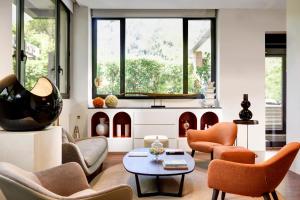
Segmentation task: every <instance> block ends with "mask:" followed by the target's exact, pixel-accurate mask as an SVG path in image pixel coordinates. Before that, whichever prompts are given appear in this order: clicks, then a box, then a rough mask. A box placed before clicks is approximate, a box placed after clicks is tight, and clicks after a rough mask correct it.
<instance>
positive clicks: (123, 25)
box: [91, 17, 217, 99]
mask: <svg viewBox="0 0 300 200" xmlns="http://www.w3.org/2000/svg"><path fill="white" fill-rule="evenodd" d="M130 18H142V17H93V18H92V22H91V23H92V32H91V37H92V82H91V84H92V97H93V98H95V97H106V96H107V95H108V94H97V89H96V86H95V84H94V80H95V78H96V75H97V29H98V28H97V22H98V20H119V21H120V94H119V95H116V96H117V97H118V98H119V99H153V98H156V97H148V96H130V95H125V59H126V55H125V51H126V50H125V49H126V45H125V37H126V35H125V34H126V19H130ZM144 18H145V19H147V18H149V17H144ZM153 18H162V19H171V18H175V17H153ZM177 18H178V19H182V27H183V48H182V49H183V52H182V53H183V73H182V75H183V93H182V94H183V96H172V95H170V96H167V95H166V96H163V97H157V98H158V99H196V98H203V94H199V96H197V97H191V96H184V94H188V22H189V21H190V20H210V23H211V30H210V31H211V81H213V82H215V86H216V81H217V67H216V59H217V55H216V50H217V42H216V40H217V32H216V18H215V17H205V18H203V17H201V18H190V17H188V18H187V17H177Z"/></svg>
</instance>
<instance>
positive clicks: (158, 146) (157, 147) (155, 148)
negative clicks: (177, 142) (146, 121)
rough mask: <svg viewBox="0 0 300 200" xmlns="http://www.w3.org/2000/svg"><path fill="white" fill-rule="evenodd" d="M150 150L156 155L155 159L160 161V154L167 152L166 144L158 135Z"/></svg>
mask: <svg viewBox="0 0 300 200" xmlns="http://www.w3.org/2000/svg"><path fill="white" fill-rule="evenodd" d="M149 151H150V153H151V154H152V155H155V160H156V161H158V156H159V155H161V154H163V153H164V152H165V149H164V146H163V144H162V143H161V142H160V141H159V139H158V137H156V139H155V140H154V142H153V143H152V144H151V147H150V149H149Z"/></svg>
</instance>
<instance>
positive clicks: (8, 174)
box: [0, 162, 132, 200]
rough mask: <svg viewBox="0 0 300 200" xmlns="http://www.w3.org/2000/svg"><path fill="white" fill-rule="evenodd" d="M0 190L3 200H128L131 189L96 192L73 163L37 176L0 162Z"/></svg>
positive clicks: (120, 188)
mask: <svg viewBox="0 0 300 200" xmlns="http://www.w3.org/2000/svg"><path fill="white" fill-rule="evenodd" d="M0 189H1V190H2V192H3V194H4V196H5V197H6V199H7V200H57V199H66V200H67V199H73V200H75V199H79V200H80V199H84V200H116V199H122V200H131V199H132V189H131V188H130V187H129V186H127V185H117V186H115V187H112V188H110V189H107V190H103V191H96V190H93V188H91V187H90V185H89V184H88V182H87V179H86V177H85V174H84V172H83V170H82V168H81V167H80V165H79V164H77V163H74V162H72V163H67V164H63V165H61V166H58V167H54V168H51V169H48V170H45V171H40V172H37V173H32V172H28V171H25V170H22V169H20V168H18V167H16V166H14V165H11V164H9V163H4V162H2V163H1V162H0Z"/></svg>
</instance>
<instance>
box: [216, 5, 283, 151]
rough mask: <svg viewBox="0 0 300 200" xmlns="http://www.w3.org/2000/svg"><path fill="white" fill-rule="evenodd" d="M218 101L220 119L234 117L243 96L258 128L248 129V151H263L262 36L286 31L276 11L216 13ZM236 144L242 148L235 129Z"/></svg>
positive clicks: (242, 133) (241, 128) (243, 141)
mask: <svg viewBox="0 0 300 200" xmlns="http://www.w3.org/2000/svg"><path fill="white" fill-rule="evenodd" d="M217 30H218V33H217V36H218V67H219V72H218V74H219V79H218V88H219V94H220V95H219V98H220V103H221V106H222V107H223V117H224V120H227V121H230V120H232V119H237V118H238V113H239V111H240V110H241V106H240V103H241V101H242V98H243V94H249V101H250V102H251V104H252V105H251V107H250V110H251V111H252V113H253V119H256V120H259V125H255V126H249V148H250V149H253V150H264V149H265V100H264V99H265V33H266V32H280V31H281V32H282V31H285V30H286V23H285V12H284V11H280V10H273V11H272V10H220V11H219V14H218V27H217ZM238 145H244V146H245V145H246V126H239V133H238Z"/></svg>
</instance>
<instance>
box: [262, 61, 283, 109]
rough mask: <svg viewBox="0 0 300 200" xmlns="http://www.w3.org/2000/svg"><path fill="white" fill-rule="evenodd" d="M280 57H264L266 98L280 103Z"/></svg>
mask: <svg viewBox="0 0 300 200" xmlns="http://www.w3.org/2000/svg"><path fill="white" fill-rule="evenodd" d="M281 62H282V61H281V59H280V58H273V57H270V58H267V59H266V78H265V82H266V86H265V87H266V97H265V98H266V99H268V100H273V101H276V102H277V103H281V101H282V100H281V99H282V93H281V90H282V89H281V88H282V68H281V65H282V63H281Z"/></svg>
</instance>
